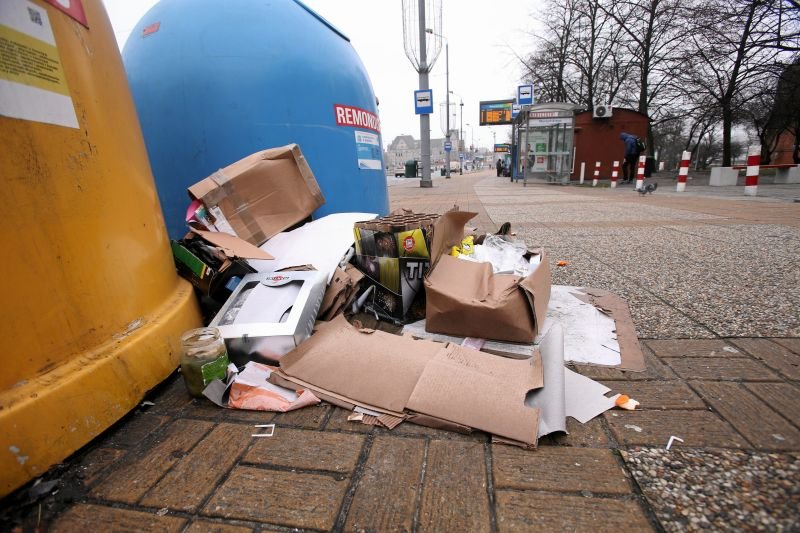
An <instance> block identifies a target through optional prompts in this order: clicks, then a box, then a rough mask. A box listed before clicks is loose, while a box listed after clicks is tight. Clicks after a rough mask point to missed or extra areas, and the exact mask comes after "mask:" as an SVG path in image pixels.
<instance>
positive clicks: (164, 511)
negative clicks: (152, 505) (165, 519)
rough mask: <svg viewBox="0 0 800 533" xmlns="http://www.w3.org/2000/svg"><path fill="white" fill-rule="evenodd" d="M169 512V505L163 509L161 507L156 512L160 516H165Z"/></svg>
mask: <svg viewBox="0 0 800 533" xmlns="http://www.w3.org/2000/svg"><path fill="white" fill-rule="evenodd" d="M167 513H169V508H167V507H162V508H161V509H159V510H158V511H156V514H157V515H158V516H164V515H166V514H167Z"/></svg>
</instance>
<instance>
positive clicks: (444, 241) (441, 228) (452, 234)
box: [431, 211, 478, 268]
mask: <svg viewBox="0 0 800 533" xmlns="http://www.w3.org/2000/svg"><path fill="white" fill-rule="evenodd" d="M477 215H478V213H471V212H469V211H448V212H447V213H445V214H444V215H442V216H441V217H439V219H438V220H437V221H436V223H435V224H434V226H433V242H431V268H433V267H434V266H436V262H437V261H438V260H439V257H441V256H442V255H446V254H447V253H448V251H449V250H450V248H451V247H452V246H455V245H457V244H458V243H460V242H461V239H463V238H464V224H466V223H467V222H468V221H469V220H471V219H472V218H474V217H476V216H477Z"/></svg>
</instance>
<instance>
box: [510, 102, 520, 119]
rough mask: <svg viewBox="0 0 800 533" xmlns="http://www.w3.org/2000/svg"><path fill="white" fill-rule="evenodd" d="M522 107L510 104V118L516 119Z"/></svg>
mask: <svg viewBox="0 0 800 533" xmlns="http://www.w3.org/2000/svg"><path fill="white" fill-rule="evenodd" d="M521 109H522V106H521V105H519V104H511V118H517V115H519V112H520V110H521Z"/></svg>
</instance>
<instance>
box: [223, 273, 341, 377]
mask: <svg viewBox="0 0 800 533" xmlns="http://www.w3.org/2000/svg"><path fill="white" fill-rule="evenodd" d="M325 279H326V277H325V274H324V273H322V272H319V271H316V270H312V271H304V272H301V271H291V272H273V273H271V274H264V273H259V274H247V275H246V276H245V277H244V278H242V282H241V283H240V284H239V286H238V287H236V290H234V291H233V294H231V297H230V298H229V299H228V301H227V302H226V303H225V305H223V306H222V309H220V311H219V313H217V315H216V316H215V317H214V319H213V320H212V321H211V326H213V327H217V328H219V330H220V333H222V336H223V338H224V339H225V344H226V345H227V346H228V357H229V358H230V360H231V361H233V362H234V363H236V364H237V365H244V364H245V363H246V362H247V361H251V360H259V359H261V360H269V361H277V360H278V359H280V358H281V357H282V356H283V355H284V354H286V353H287V352H289V351H291V350H292V349H293V348H295V347H296V346H297V345H298V344H299V343H301V342H302V341H303V340H304V339H306V338H308V337H309V336H310V335H311V331H312V328H313V327H314V319H315V318H316V316H317V312H318V311H319V307H320V305H321V303H322V298H323V297H324V296H325V285H326V281H325Z"/></svg>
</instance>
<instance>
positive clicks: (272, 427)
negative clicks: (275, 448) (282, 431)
mask: <svg viewBox="0 0 800 533" xmlns="http://www.w3.org/2000/svg"><path fill="white" fill-rule="evenodd" d="M253 427H256V428H265V429H267V430H268V431H267V432H266V433H253V434H252V435H251V437H271V436H273V435H274V434H275V424H256V425H255V426H253Z"/></svg>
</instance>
